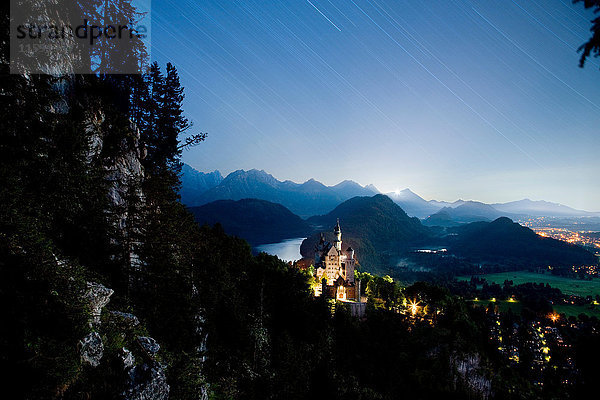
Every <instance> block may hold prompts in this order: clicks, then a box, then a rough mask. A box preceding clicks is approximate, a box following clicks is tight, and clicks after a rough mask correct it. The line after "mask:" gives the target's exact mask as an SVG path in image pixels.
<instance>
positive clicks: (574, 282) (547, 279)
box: [457, 271, 600, 297]
mask: <svg viewBox="0 0 600 400" xmlns="http://www.w3.org/2000/svg"><path fill="white" fill-rule="evenodd" d="M476 276H477V277H479V278H485V279H486V280H487V281H488V282H490V283H491V282H494V283H497V284H499V285H502V284H504V281H505V280H511V281H513V284H515V285H520V284H522V283H527V282H532V283H544V284H545V283H548V284H549V285H550V286H551V287H553V288H556V289H560V291H561V292H563V293H564V294H573V295H577V296H582V297H585V296H589V295H591V296H595V295H596V294H600V279H598V278H594V279H593V280H591V281H584V280H580V279H571V278H565V277H562V276H555V275H550V274H549V273H548V274H537V273H535V272H527V271H517V272H500V273H496V274H483V275H476ZM457 279H458V280H464V281H469V280H471V276H470V275H469V276H459V277H457Z"/></svg>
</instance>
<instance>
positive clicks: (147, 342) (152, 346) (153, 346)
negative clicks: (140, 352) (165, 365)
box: [137, 336, 160, 355]
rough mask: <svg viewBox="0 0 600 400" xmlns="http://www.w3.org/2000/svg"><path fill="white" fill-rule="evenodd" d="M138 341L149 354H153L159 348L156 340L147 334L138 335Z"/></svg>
mask: <svg viewBox="0 0 600 400" xmlns="http://www.w3.org/2000/svg"><path fill="white" fill-rule="evenodd" d="M137 339H138V343H139V344H140V346H142V348H143V349H144V350H146V352H147V353H148V354H149V355H154V354H156V353H158V351H159V350H160V345H159V344H158V342H157V341H156V340H154V339H153V338H151V337H148V336H138V338H137Z"/></svg>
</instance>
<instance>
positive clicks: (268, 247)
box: [255, 238, 306, 261]
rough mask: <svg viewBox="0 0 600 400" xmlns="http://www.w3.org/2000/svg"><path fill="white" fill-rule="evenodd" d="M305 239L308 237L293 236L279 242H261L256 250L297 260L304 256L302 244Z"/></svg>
mask: <svg viewBox="0 0 600 400" xmlns="http://www.w3.org/2000/svg"><path fill="white" fill-rule="evenodd" d="M304 239H306V238H292V239H285V240H284V241H281V242H278V243H268V244H261V245H258V246H256V247H255V250H256V251H258V252H261V251H264V252H265V253H267V254H271V255H274V256H277V257H279V258H280V259H282V260H284V261H296V260H299V259H301V258H302V255H301V254H300V245H301V244H302V241H303V240H304Z"/></svg>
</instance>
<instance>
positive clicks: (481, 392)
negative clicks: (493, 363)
mask: <svg viewBox="0 0 600 400" xmlns="http://www.w3.org/2000/svg"><path fill="white" fill-rule="evenodd" d="M450 363H451V365H452V366H453V367H454V370H455V371H456V373H457V376H456V378H455V382H454V383H455V385H456V383H457V382H458V381H459V380H460V382H461V383H462V385H463V386H465V387H466V388H468V389H469V391H471V392H472V393H473V394H475V395H477V397H479V398H481V399H484V400H487V399H489V398H490V397H491V394H492V383H491V381H490V380H489V379H488V378H487V377H486V376H485V375H484V374H483V373H482V372H481V369H482V368H481V357H479V355H478V354H468V355H464V356H461V357H458V356H455V357H453V358H451V360H450Z"/></svg>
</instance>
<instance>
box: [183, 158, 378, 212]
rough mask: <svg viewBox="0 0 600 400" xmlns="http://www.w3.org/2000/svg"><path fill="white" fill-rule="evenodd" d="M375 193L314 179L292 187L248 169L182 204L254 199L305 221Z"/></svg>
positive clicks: (345, 183)
mask: <svg viewBox="0 0 600 400" xmlns="http://www.w3.org/2000/svg"><path fill="white" fill-rule="evenodd" d="M185 174H186V172H185V171H184V173H183V175H184V176H185ZM184 185H185V182H184ZM189 192H190V191H189V190H188V193H189ZM375 193H377V192H376V189H375V188H374V187H372V186H366V187H365V186H361V185H359V184H358V183H356V182H353V181H349V180H347V181H343V182H341V183H338V184H337V185H335V186H325V185H324V184H322V183H321V182H318V181H316V180H314V179H310V180H308V181H306V182H304V183H295V182H292V181H289V180H287V181H279V180H277V179H275V178H274V177H273V176H272V175H270V174H268V173H266V172H265V171H262V170H261V171H259V170H256V169H252V170H249V171H244V170H238V171H234V172H232V173H231V174H229V175H227V176H226V177H225V178H224V179H223V180H222V181H221V182H219V184H217V185H215V186H213V187H211V188H209V189H208V190H206V191H204V192H203V193H202V194H200V195H198V196H196V197H195V198H194V199H189V200H188V201H187V202H186V201H185V200H183V201H184V203H185V204H186V205H188V206H198V205H203V204H207V203H210V202H213V201H216V200H241V199H246V198H255V199H261V200H267V201H270V202H273V203H278V204H282V205H284V206H285V207H287V208H288V209H290V210H291V211H292V212H293V213H295V214H297V215H299V216H300V217H303V218H307V217H310V216H312V215H318V214H324V213H326V212H329V211H331V210H332V209H333V208H335V207H336V206H337V205H338V204H340V203H342V202H343V201H345V200H348V199H350V198H352V197H355V196H372V195H373V194H375ZM182 198H183V196H182Z"/></svg>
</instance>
